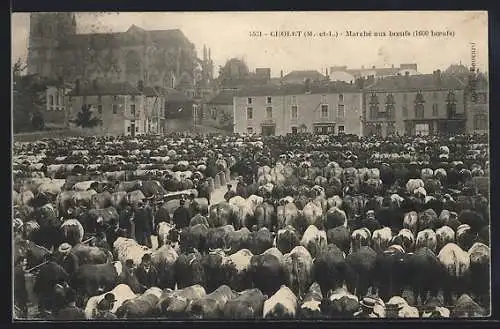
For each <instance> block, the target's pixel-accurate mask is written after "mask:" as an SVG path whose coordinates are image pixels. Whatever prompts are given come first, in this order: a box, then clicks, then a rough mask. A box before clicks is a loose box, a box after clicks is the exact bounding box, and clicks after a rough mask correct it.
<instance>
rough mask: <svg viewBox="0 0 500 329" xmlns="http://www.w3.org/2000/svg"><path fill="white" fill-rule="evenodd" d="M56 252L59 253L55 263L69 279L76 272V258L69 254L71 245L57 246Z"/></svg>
mask: <svg viewBox="0 0 500 329" xmlns="http://www.w3.org/2000/svg"><path fill="white" fill-rule="evenodd" d="M57 251H58V252H59V257H58V258H57V263H58V264H59V265H61V267H62V268H64V270H65V271H66V273H68V275H69V276H70V277H71V276H72V275H73V274H75V273H76V271H77V270H78V258H77V257H76V255H75V254H73V253H72V252H71V245H70V244H69V243H63V244H61V245H60V246H59V248H58V249H57Z"/></svg>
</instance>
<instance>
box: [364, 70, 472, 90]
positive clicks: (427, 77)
mask: <svg viewBox="0 0 500 329" xmlns="http://www.w3.org/2000/svg"><path fill="white" fill-rule="evenodd" d="M465 87H466V82H464V81H463V80H461V79H459V78H457V77H455V76H452V75H448V74H443V73H441V75H440V79H438V78H437V77H436V76H435V75H434V74H417V75H409V76H404V75H396V76H390V77H385V78H382V79H379V80H377V81H375V82H374V83H373V84H371V85H369V86H367V87H366V89H367V90H370V91H403V90H436V89H464V88H465Z"/></svg>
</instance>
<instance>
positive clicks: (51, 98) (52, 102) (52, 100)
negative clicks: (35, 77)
mask: <svg viewBox="0 0 500 329" xmlns="http://www.w3.org/2000/svg"><path fill="white" fill-rule="evenodd" d="M49 104H50V106H54V96H52V95H50V96H49Z"/></svg>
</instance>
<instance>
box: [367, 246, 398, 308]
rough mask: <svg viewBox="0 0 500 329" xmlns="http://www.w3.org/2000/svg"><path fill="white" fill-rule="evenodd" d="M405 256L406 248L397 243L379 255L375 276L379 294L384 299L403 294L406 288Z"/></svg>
mask: <svg viewBox="0 0 500 329" xmlns="http://www.w3.org/2000/svg"><path fill="white" fill-rule="evenodd" d="M405 257H406V255H405V251H404V249H403V248H402V247H401V246H397V245H394V246H390V247H389V248H387V249H386V250H385V251H384V252H382V253H380V254H378V255H377V258H376V264H375V269H374V277H375V282H376V283H377V287H378V288H379V296H380V298H382V299H383V300H387V299H388V298H390V297H391V296H395V295H398V296H399V295H401V293H402V291H403V288H404V278H405Z"/></svg>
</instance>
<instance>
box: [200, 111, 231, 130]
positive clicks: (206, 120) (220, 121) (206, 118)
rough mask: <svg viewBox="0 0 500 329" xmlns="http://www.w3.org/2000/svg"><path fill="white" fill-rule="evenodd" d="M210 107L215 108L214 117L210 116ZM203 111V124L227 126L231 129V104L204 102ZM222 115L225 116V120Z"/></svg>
mask: <svg viewBox="0 0 500 329" xmlns="http://www.w3.org/2000/svg"><path fill="white" fill-rule="evenodd" d="M212 109H214V110H215V117H213V116H212ZM203 111H204V113H203V124H206V125H208V126H212V127H217V128H220V129H224V128H227V127H229V129H230V130H231V132H232V131H233V127H232V124H233V121H234V120H233V104H205V105H204V106H203ZM224 116H226V117H227V120H228V121H227V122H225V120H224Z"/></svg>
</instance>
